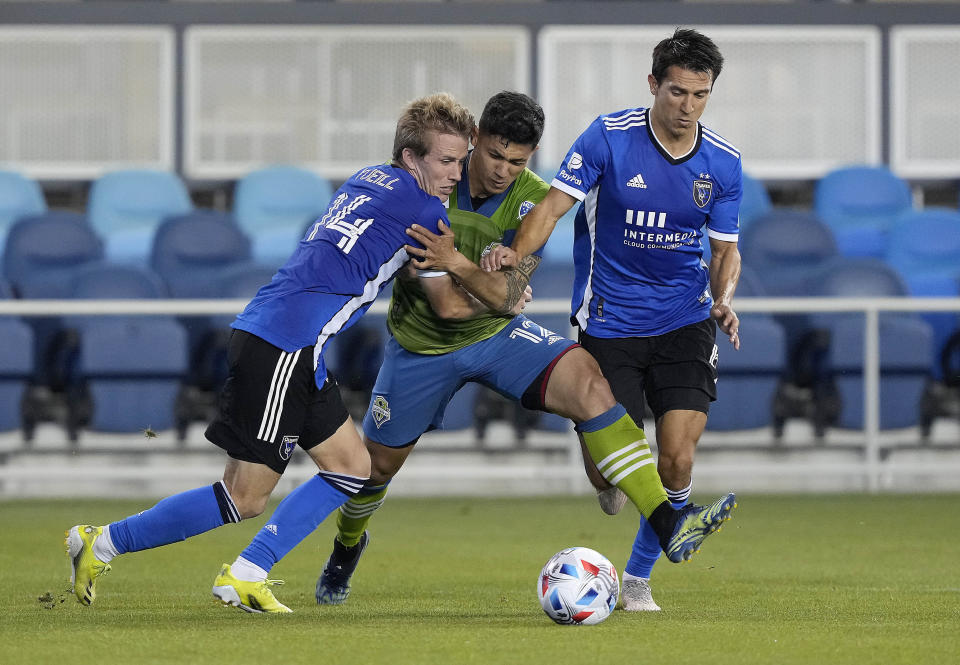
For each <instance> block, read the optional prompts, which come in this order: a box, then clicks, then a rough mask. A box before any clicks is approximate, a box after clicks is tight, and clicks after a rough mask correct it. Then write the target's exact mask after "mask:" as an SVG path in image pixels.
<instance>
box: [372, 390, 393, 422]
mask: <svg viewBox="0 0 960 665" xmlns="http://www.w3.org/2000/svg"><path fill="white" fill-rule="evenodd" d="M370 415H371V416H373V424H374V425H376V426H377V429H380V425H382V424H383V423H385V422H387V421H388V420H390V402H388V401H387V400H386V399H385V398H384V396H383V395H377V396H376V397H374V398H373V404H371V405H370Z"/></svg>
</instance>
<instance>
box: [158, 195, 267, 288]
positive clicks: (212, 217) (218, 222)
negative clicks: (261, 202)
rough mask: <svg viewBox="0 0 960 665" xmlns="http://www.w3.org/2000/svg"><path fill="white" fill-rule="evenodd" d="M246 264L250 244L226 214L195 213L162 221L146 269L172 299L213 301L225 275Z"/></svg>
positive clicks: (248, 258)
mask: <svg viewBox="0 0 960 665" xmlns="http://www.w3.org/2000/svg"><path fill="white" fill-rule="evenodd" d="M249 262H250V240H249V239H248V238H247V236H246V235H244V233H243V232H242V231H241V230H240V228H239V227H238V226H237V225H236V224H235V223H234V221H233V219H232V218H231V217H230V216H229V215H227V214H226V213H221V212H215V211H213V210H196V211H193V212H190V213H187V214H184V215H176V216H172V217H168V218H166V219H165V220H164V221H163V222H162V223H161V224H160V226H159V227H158V228H157V230H156V233H155V235H154V237H153V242H152V249H151V253H150V265H151V267H152V268H153V270H154V271H155V272H156V273H157V274H158V275H160V277H161V279H163V281H164V283H165V284H166V285H167V288H168V289H169V291H170V296H171V297H173V298H217V297H220V296H221V293H220V290H221V280H222V275H223V274H224V272H225V271H227V270H229V269H231V268H234V267H235V266H237V265H240V264H248V263H249Z"/></svg>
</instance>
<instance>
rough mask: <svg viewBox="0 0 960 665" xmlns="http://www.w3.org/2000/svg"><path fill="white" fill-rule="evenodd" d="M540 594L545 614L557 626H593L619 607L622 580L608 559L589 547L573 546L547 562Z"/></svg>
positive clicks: (541, 581)
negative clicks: (557, 624) (558, 624)
mask: <svg viewBox="0 0 960 665" xmlns="http://www.w3.org/2000/svg"><path fill="white" fill-rule="evenodd" d="M537 595H538V596H539V597H540V606H541V607H542V608H543V611H544V612H546V613H547V616H548V617H550V618H551V619H553V620H554V621H556V622H557V623H560V624H574V625H584V626H590V625H593V624H595V623H600V622H601V621H603V620H604V619H606V618H607V617H608V616H610V613H611V612H613V608H614V607H616V606H617V599H618V598H620V578H619V576H618V575H617V569H616V568H614V567H613V564H612V563H610V560H609V559H607V557H605V556H603V555H602V554H600V553H599V552H595V551H594V550H592V549H590V548H588V547H571V548H569V549H566V550H562V551H560V552H557V553H556V554H554V555H553V556H552V557H551V558H550V560H549V561H547V564H546V565H545V566H544V567H543V570H541V571H540V579H539V580H538V581H537Z"/></svg>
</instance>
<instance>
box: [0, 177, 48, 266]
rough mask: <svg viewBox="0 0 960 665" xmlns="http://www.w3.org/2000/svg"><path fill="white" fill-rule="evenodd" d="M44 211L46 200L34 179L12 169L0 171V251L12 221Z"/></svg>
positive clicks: (45, 209)
mask: <svg viewBox="0 0 960 665" xmlns="http://www.w3.org/2000/svg"><path fill="white" fill-rule="evenodd" d="M46 211H47V202H46V200H45V199H44V198H43V190H41V189H40V184H39V183H38V182H37V181H36V180H32V179H30V178H26V177H24V176H22V175H20V174H19V173H16V172H14V171H0V253H2V252H3V245H4V243H5V242H6V238H7V232H8V231H9V230H10V227H11V226H13V223H14V222H16V221H17V220H18V219H20V218H21V217H28V216H33V215H40V214H42V213H45V212H46Z"/></svg>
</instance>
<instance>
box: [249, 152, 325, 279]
mask: <svg viewBox="0 0 960 665" xmlns="http://www.w3.org/2000/svg"><path fill="white" fill-rule="evenodd" d="M332 196H333V188H332V187H331V185H330V182H329V181H328V180H326V179H325V178H321V177H320V176H318V175H317V174H315V173H313V172H312V171H307V170H306V169H302V168H297V167H294V166H271V167H267V168H263V169H259V170H257V171H253V172H251V173H249V174H247V175H246V176H244V177H243V178H241V179H240V180H239V181H237V184H236V189H235V190H234V196H233V216H234V218H235V219H236V220H237V224H238V225H239V226H240V228H241V229H242V230H243V232H244V233H246V234H247V235H248V236H249V237H250V239H251V240H252V241H253V257H254V260H255V261H256V262H258V263H262V264H264V265H267V266H271V267H274V268H279V267H280V266H281V265H283V264H284V263H285V262H286V260H287V259H288V258H290V254H292V253H293V250H294V249H295V248H296V246H297V243H298V242H299V241H300V239H301V238H302V237H303V230H304V228H305V227H306V225H307V224H308V223H309V222H311V221H312V220H314V219H316V218H317V217H319V216H320V215H322V214H323V213H324V212H326V210H327V206H328V205H329V203H330V199H331V198H332Z"/></svg>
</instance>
